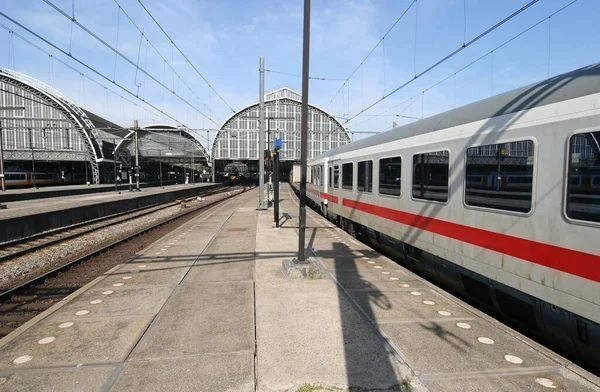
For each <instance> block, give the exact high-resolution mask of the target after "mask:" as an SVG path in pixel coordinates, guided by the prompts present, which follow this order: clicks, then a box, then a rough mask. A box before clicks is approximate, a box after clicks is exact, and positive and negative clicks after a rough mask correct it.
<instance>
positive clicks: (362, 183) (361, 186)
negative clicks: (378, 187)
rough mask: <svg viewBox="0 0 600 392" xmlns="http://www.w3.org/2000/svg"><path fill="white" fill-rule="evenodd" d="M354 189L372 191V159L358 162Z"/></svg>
mask: <svg viewBox="0 0 600 392" xmlns="http://www.w3.org/2000/svg"><path fill="white" fill-rule="evenodd" d="M356 189H357V190H358V191H359V192H372V191H373V161H362V162H358V176H357V179H356Z"/></svg>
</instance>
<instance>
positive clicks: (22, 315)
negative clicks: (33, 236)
mask: <svg viewBox="0 0 600 392" xmlns="http://www.w3.org/2000/svg"><path fill="white" fill-rule="evenodd" d="M249 189H251V188H248V187H243V188H242V187H238V188H237V191H231V190H225V191H221V193H222V194H223V197H217V198H215V199H214V200H212V201H209V202H207V203H204V204H199V205H196V206H189V207H188V208H185V209H182V210H181V211H180V212H179V213H177V214H176V215H174V216H170V217H167V218H164V219H162V220H160V221H158V222H156V223H153V224H151V225H148V226H146V227H143V228H140V229H139V230H137V231H135V232H134V233H131V234H128V235H126V236H124V237H123V238H120V239H118V240H116V241H113V242H111V243H108V244H105V245H104V246H102V247H100V248H98V249H95V250H93V251H92V252H90V253H88V254H85V255H83V256H80V257H77V258H75V259H73V260H71V261H69V262H66V263H65V264H63V265H61V266H60V267H57V268H54V269H52V270H49V271H46V272H44V273H43V274H40V275H39V276H37V277H36V278H34V279H31V280H29V281H27V282H25V283H21V284H19V285H16V286H15V287H13V288H11V289H9V290H6V291H4V292H2V293H0V337H3V336H6V335H8V334H9V333H10V332H12V331H13V330H15V329H16V328H18V327H19V326H21V325H23V324H24V323H26V322H27V321H28V320H30V319H32V318H33V317H35V316H36V315H38V314H40V313H42V312H43V311H45V310H47V309H49V308H50V307H51V306H52V305H54V304H55V303H57V302H59V301H61V300H62V299H63V298H65V297H66V296H68V295H69V294H71V293H73V292H74V291H76V290H78V289H79V288H81V287H83V286H84V285H86V284H87V283H89V282H91V281H92V280H93V279H95V278H96V277H98V276H100V275H101V274H103V273H105V272H106V271H108V270H109V269H111V268H112V267H114V266H115V265H118V264H122V263H125V262H127V261H128V260H129V259H130V258H131V257H133V256H134V255H135V254H136V253H137V252H138V251H139V250H140V249H141V248H143V247H144V246H147V245H150V244H151V243H153V242H154V241H156V240H158V239H160V238H162V237H163V236H165V235H166V234H168V233H169V232H171V231H173V230H175V229H176V228H177V227H179V226H180V225H182V224H184V223H185V222H187V221H189V220H190V219H193V218H194V217H196V216H198V215H199V214H201V213H204V212H207V211H208V210H210V209H212V208H214V207H215V206H217V205H218V204H220V203H221V202H223V201H225V200H227V199H230V198H231V197H235V196H237V195H239V194H241V193H243V192H245V191H247V190H249ZM213 195H214V193H213ZM108 251H110V252H108Z"/></svg>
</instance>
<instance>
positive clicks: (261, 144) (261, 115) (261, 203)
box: [258, 56, 267, 210]
mask: <svg viewBox="0 0 600 392" xmlns="http://www.w3.org/2000/svg"><path fill="white" fill-rule="evenodd" d="M259 65H260V68H259V74H260V83H259V88H258V94H259V95H260V96H259V101H258V102H259V104H258V209H259V210H264V209H266V208H267V207H266V206H265V200H264V199H265V184H264V181H265V157H264V151H265V58H264V57H262V56H261V57H260V61H259Z"/></svg>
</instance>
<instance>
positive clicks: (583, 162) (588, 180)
mask: <svg viewBox="0 0 600 392" xmlns="http://www.w3.org/2000/svg"><path fill="white" fill-rule="evenodd" d="M569 178H570V181H569V182H568V184H569V185H568V188H567V203H566V204H567V216H568V217H569V218H573V219H579V220H584V221H590V222H600V131H598V132H590V133H581V134H578V135H573V136H572V137H571V140H570V141H569Z"/></svg>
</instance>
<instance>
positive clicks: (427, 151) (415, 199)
mask: <svg viewBox="0 0 600 392" xmlns="http://www.w3.org/2000/svg"><path fill="white" fill-rule="evenodd" d="M440 151H447V152H448V198H447V199H446V201H438V200H431V199H419V198H415V197H414V196H413V186H414V182H413V180H414V175H415V171H414V168H413V162H414V157H415V155H421V154H428V153H432V152H440ZM451 167H452V151H450V149H449V148H432V149H428V150H421V151H415V152H414V153H412V155H411V162H410V199H411V200H412V201H416V202H420V203H434V204H439V205H444V206H445V205H448V204H449V203H450V197H451V196H452V192H451V187H450V184H451V182H452V170H450V169H451Z"/></svg>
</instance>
